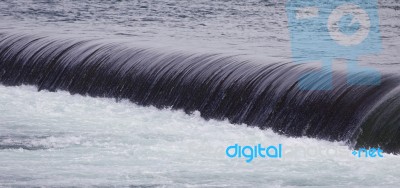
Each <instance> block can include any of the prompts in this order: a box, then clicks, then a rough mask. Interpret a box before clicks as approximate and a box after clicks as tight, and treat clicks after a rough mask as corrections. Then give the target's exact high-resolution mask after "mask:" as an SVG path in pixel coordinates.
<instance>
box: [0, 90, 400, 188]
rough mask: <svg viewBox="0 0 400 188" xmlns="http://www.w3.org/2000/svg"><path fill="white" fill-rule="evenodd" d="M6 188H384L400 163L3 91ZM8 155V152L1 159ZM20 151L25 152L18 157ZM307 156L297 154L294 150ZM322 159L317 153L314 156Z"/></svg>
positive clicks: (112, 106) (340, 147) (80, 101)
mask: <svg viewBox="0 0 400 188" xmlns="http://www.w3.org/2000/svg"><path fill="white" fill-rule="evenodd" d="M0 106H1V108H0V148H2V149H1V150H0V182H1V185H2V186H58V187H60V186H84V185H85V186H88V185H92V186H111V185H113V186H126V187H128V186H132V187H135V186H148V187H163V186H166V187H179V186H193V187H206V186H212V187H214V186H219V187H224V186H228V185H233V186H248V185H250V184H251V185H255V186H264V185H268V186H275V187H281V186H284V187H285V186H327V187H338V186H346V187H348V186H378V185H380V186H384V185H386V186H390V185H396V184H399V183H400V179H398V178H397V177H398V176H400V171H399V170H398V169H399V167H400V164H399V163H398V161H399V157H398V156H393V155H389V154H385V155H384V158H382V159H365V158H364V159H363V158H356V157H354V156H353V155H352V154H351V150H350V149H349V148H348V147H347V146H346V145H345V144H344V143H337V142H336V143H332V142H326V141H321V140H316V139H309V138H297V139H296V138H287V137H284V136H279V135H277V134H275V133H273V132H272V131H270V130H260V129H258V128H251V127H246V126H245V125H232V124H230V123H228V122H227V121H214V120H209V121H206V120H204V119H203V118H201V117H200V116H199V114H198V113H197V112H195V113H194V114H192V115H187V114H185V113H184V112H182V111H171V110H169V109H164V110H159V109H156V108H154V107H141V106H137V105H135V104H132V103H130V102H128V101H121V102H118V103H117V102H115V100H112V99H105V98H91V97H84V96H80V95H70V94H69V93H67V92H55V93H52V92H47V91H41V92H37V89H36V88H35V87H32V86H20V87H5V86H0ZM234 143H239V144H242V145H255V144H258V143H261V144H263V145H272V144H279V143H280V144H282V145H283V158H282V159H279V160H268V159H256V160H254V161H252V162H251V163H246V162H245V161H244V159H230V158H228V157H226V156H225V148H226V147H227V146H229V145H232V144H234ZM7 147H8V149H7ZM23 148H25V149H23ZM302 148H307V149H308V150H307V151H306V152H304V153H300V154H296V153H294V151H295V150H297V151H302ZM321 150H322V151H323V152H322V153H318V152H317V153H316V151H321Z"/></svg>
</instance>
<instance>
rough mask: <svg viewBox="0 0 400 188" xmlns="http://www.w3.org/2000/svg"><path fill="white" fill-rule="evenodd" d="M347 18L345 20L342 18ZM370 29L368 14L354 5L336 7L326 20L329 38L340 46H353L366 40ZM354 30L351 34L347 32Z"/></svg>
mask: <svg viewBox="0 0 400 188" xmlns="http://www.w3.org/2000/svg"><path fill="white" fill-rule="evenodd" d="M346 17H347V18H349V19H350V20H349V19H347V23H344V24H343V22H346V19H343V18H346ZM370 27H371V21H370V19H369V16H368V13H367V12H365V10H363V9H362V8H361V7H359V6H357V5H355V4H344V5H341V6H338V7H337V8H336V9H335V10H333V11H332V13H331V14H330V15H329V18H328V30H329V34H330V36H331V38H332V39H333V40H335V41H336V42H337V43H338V44H340V45H342V46H354V45H357V44H360V43H361V42H363V41H364V40H365V38H367V36H368V34H369V31H370ZM352 29H353V30H356V31H354V32H351V34H348V33H346V31H349V30H352Z"/></svg>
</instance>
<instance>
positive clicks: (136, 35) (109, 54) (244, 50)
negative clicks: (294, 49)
mask: <svg viewBox="0 0 400 188" xmlns="http://www.w3.org/2000/svg"><path fill="white" fill-rule="evenodd" d="M399 7H400V4H399V2H398V1H380V3H379V16H380V22H381V23H380V28H381V29H380V30H381V31H380V32H381V35H382V43H383V45H382V46H383V51H382V52H381V53H379V54H378V55H366V56H363V57H361V58H360V60H361V64H362V65H368V66H371V67H374V68H376V69H378V70H379V71H380V72H381V74H382V80H381V84H380V85H378V86H370V87H355V86H350V85H348V84H346V79H345V75H344V74H345V71H344V69H343V64H344V61H345V60H338V61H337V62H336V63H335V65H334V75H333V76H334V78H335V83H334V86H335V88H334V89H333V90H330V91H301V90H299V89H298V88H296V86H297V83H298V78H299V76H300V75H301V74H302V73H304V72H307V71H309V70H315V69H316V68H317V66H315V65H308V64H307V65H305V64H295V63H293V60H292V59H291V53H290V41H289V33H288V32H289V31H288V25H287V18H286V17H287V15H286V13H285V2H275V1H261V0H249V1H210V0H204V1H196V2H191V1H179V2H178V1H149V2H147V1H133V2H130V1H115V2H113V1H112V2H100V1H99V2H97V1H95V2H93V1H79V2H76V1H32V2H26V1H1V2H0V15H1V19H2V21H1V22H0V28H1V30H0V33H1V34H0V82H1V83H2V85H5V86H1V87H0V90H1V92H0V103H1V108H0V110H1V113H0V154H1V155H0V164H1V165H0V184H1V185H3V186H83V185H94V186H111V185H115V186H133V187H135V186H139V187H142V186H143V187H158V186H172V187H176V186H200V187H204V186H219V187H224V186H229V185H233V186H249V185H255V186H260V187H262V186H264V185H268V186H278V187H279V186H331V187H337V186H377V185H380V186H382V185H386V186H394V185H398V184H399V183H400V182H399V181H398V180H397V179H398V178H396V177H397V176H398V175H399V173H400V171H399V170H397V169H398V167H397V164H396V163H397V162H398V161H399V158H398V156H396V155H391V154H387V153H399V151H400V143H399V138H400V136H399V134H400V131H399V127H400V124H399V118H400V116H399V110H400V103H399V101H400V95H399V89H400V87H399V85H400V81H399V79H400V75H399V73H398V71H399V70H400V64H399V63H398V60H399V55H398V53H397V52H398V51H399V50H400V49H399V48H400V47H399V43H400V32H399V31H400V30H399V28H400V23H399V21H398V20H400V19H399V17H400V14H399V12H398V10H399ZM27 85H32V86H27ZM6 86H8V87H6ZM15 86H17V87H15ZM37 90H39V91H40V92H37ZM49 91H52V92H49ZM55 91H56V92H55ZM71 94H73V95H71ZM85 96H86V97H85ZM144 106H147V107H144ZM249 126H250V127H249ZM277 133H278V134H277ZM280 135H286V136H290V137H285V136H280ZM293 137H296V138H293ZM328 141H331V142H328ZM234 143H239V144H242V145H255V144H258V143H262V144H279V143H281V144H282V145H283V147H284V158H283V159H280V160H265V159H264V160H262V159H261V160H254V161H253V162H252V163H250V164H248V163H246V162H244V160H242V159H229V158H227V157H226V156H225V148H226V147H227V146H229V145H232V144H234ZM378 146H379V147H382V148H383V149H384V150H385V151H386V152H387V153H386V154H385V157H384V158H383V159H358V158H355V157H354V156H353V155H352V154H351V151H352V150H351V149H352V148H354V147H356V148H359V147H378Z"/></svg>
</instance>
